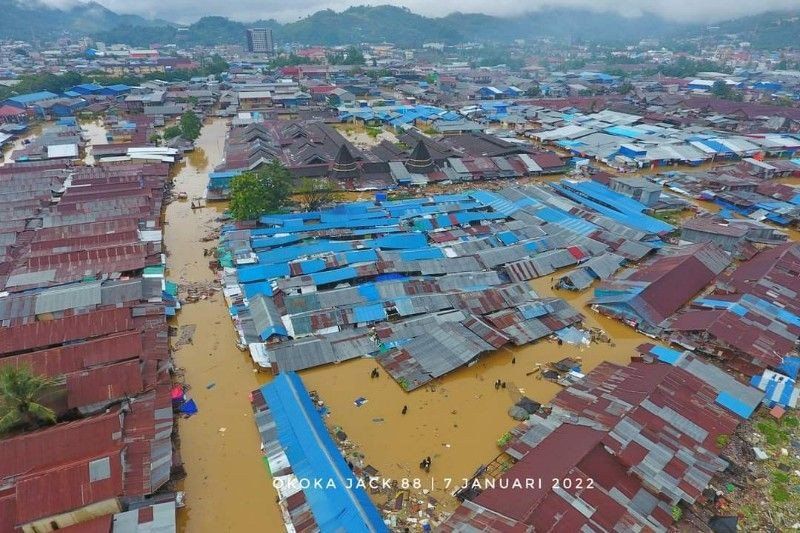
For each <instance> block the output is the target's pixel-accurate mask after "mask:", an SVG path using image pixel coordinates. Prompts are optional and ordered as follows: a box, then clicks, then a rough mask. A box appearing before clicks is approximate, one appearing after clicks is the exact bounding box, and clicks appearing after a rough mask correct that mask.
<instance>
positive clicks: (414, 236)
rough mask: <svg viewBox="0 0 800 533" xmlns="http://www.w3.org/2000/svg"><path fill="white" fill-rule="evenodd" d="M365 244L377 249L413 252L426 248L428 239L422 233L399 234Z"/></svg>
mask: <svg viewBox="0 0 800 533" xmlns="http://www.w3.org/2000/svg"><path fill="white" fill-rule="evenodd" d="M365 244H369V245H370V246H374V247H376V248H385V249H397V250H413V249H414V248H423V247H425V246H426V245H427V244H428V239H427V237H425V235H423V234H422V233H397V234H394V235H386V236H384V237H378V238H377V239H373V240H372V241H366V242H365Z"/></svg>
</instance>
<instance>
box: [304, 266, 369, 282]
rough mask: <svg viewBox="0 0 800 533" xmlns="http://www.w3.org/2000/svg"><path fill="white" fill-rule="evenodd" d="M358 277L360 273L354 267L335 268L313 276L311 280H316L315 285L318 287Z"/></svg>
mask: <svg viewBox="0 0 800 533" xmlns="http://www.w3.org/2000/svg"><path fill="white" fill-rule="evenodd" d="M356 277H358V272H357V271H356V269H355V268H353V267H344V268H335V269H332V270H324V271H322V272H314V273H313V274H311V279H312V280H314V283H315V284H317V285H325V284H326V283H336V282H337V281H344V280H347V279H354V278H356Z"/></svg>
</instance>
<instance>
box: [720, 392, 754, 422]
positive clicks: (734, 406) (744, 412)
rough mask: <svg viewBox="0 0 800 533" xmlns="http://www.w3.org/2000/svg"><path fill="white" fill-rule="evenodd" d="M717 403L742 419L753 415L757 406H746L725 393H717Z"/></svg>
mask: <svg viewBox="0 0 800 533" xmlns="http://www.w3.org/2000/svg"><path fill="white" fill-rule="evenodd" d="M717 403H718V404H720V405H721V406H722V407H724V408H726V409H728V410H730V411H733V412H734V413H736V414H737V415H739V416H741V417H742V418H750V415H752V414H753V411H754V410H755V408H756V407H757V406H758V404H756V405H753V406H751V405H747V404H746V403H744V402H743V401H741V400H740V399H738V398H737V397H735V396H734V395H732V394H731V393H729V392H725V391H722V392H720V393H719V395H718V396H717Z"/></svg>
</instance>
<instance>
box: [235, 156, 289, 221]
mask: <svg viewBox="0 0 800 533" xmlns="http://www.w3.org/2000/svg"><path fill="white" fill-rule="evenodd" d="M291 181H292V178H291V175H290V174H289V171H288V170H287V169H286V167H284V166H283V165H282V164H281V163H280V161H278V160H272V161H271V162H270V163H268V164H266V165H264V166H263V167H261V168H260V169H258V170H257V171H255V172H245V173H243V174H240V175H238V176H236V177H234V178H233V180H232V181H231V204H230V212H231V216H233V218H235V219H236V220H253V219H256V218H258V217H259V216H261V215H263V214H265V213H274V212H276V211H280V210H281V209H282V208H284V207H286V206H287V205H289V203H290V198H291V194H292V183H291Z"/></svg>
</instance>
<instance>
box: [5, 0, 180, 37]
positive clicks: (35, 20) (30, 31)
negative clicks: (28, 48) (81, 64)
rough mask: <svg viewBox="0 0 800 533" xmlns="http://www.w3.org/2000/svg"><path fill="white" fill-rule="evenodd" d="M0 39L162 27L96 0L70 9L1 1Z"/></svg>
mask: <svg viewBox="0 0 800 533" xmlns="http://www.w3.org/2000/svg"><path fill="white" fill-rule="evenodd" d="M0 13H2V14H3V15H2V16H0V39H21V40H27V41H31V40H36V39H39V40H44V41H47V40H51V39H53V38H54V37H57V36H59V35H63V34H70V35H75V36H83V35H88V34H92V33H96V32H100V31H103V30H104V29H107V28H115V27H117V26H123V25H129V26H138V27H142V28H149V27H152V26H165V25H167V24H168V23H167V22H165V21H159V20H155V21H149V20H147V19H145V18H143V17H140V16H137V15H120V14H118V13H115V12H113V11H111V10H110V9H107V8H105V7H103V6H102V5H100V4H98V3H97V2H89V3H85V4H76V5H74V6H73V7H71V8H69V9H58V8H55V7H50V6H48V5H45V4H43V3H41V2H39V1H37V0H34V1H32V2H24V3H23V2H18V1H17V0H0Z"/></svg>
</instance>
